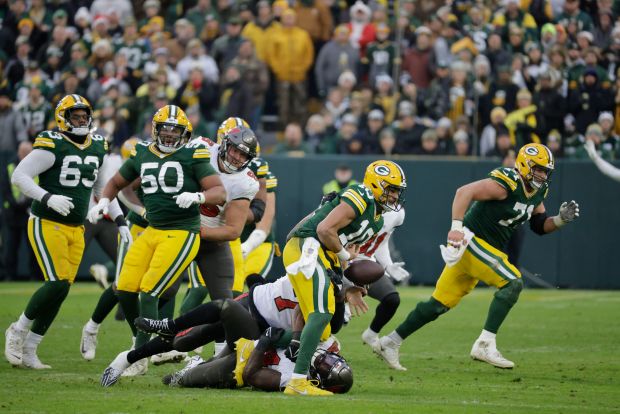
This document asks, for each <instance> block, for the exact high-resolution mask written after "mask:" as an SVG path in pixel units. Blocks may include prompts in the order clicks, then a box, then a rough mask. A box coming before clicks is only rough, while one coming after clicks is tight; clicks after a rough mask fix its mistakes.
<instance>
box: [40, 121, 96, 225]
mask: <svg viewBox="0 0 620 414" xmlns="http://www.w3.org/2000/svg"><path fill="white" fill-rule="evenodd" d="M32 147H33V148H34V149H37V150H43V151H49V152H51V153H52V154H54V157H55V161H54V165H53V166H52V167H51V168H50V169H48V170H47V171H44V172H42V173H41V174H40V175H39V186H41V188H43V189H44V190H45V191H47V192H48V193H52V194H58V195H63V196H67V197H71V199H72V200H71V201H72V202H73V205H74V207H73V208H72V209H71V212H70V213H69V215H68V216H62V215H60V214H58V213H57V212H55V211H54V210H52V209H51V208H49V207H47V206H46V205H44V204H43V203H41V202H39V201H36V200H35V201H33V202H32V214H34V215H35V216H37V217H40V218H42V219H47V220H52V221H56V222H58V223H62V224H68V225H72V226H77V225H81V224H83V223H84V219H85V218H86V214H87V213H88V203H89V201H90V196H91V192H92V189H93V185H94V184H95V181H97V174H98V173H99V167H101V164H103V157H104V156H105V155H106V153H107V152H108V144H107V143H106V140H105V138H104V137H102V136H101V135H95V134H89V135H88V136H87V137H86V140H85V141H84V144H77V143H75V142H73V141H71V140H70V139H69V138H67V137H66V136H64V135H63V134H61V133H59V132H55V131H43V132H41V133H40V134H39V135H37V137H36V139H35V141H34V144H33V146H32Z"/></svg>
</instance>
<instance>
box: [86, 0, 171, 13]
mask: <svg viewBox="0 0 620 414" xmlns="http://www.w3.org/2000/svg"><path fill="white" fill-rule="evenodd" d="M152 4H157V5H158V6H159V0H147V1H146V2H145V4H144V8H145V10H146V9H147V7H148V6H147V5H149V6H150V5H152ZM110 10H114V11H116V12H117V13H118V15H119V16H133V7H132V5H131V2H130V1H129V0H95V1H93V3H92V5H91V6H90V13H91V14H92V15H93V16H97V15H106V14H108V13H109V12H110Z"/></svg>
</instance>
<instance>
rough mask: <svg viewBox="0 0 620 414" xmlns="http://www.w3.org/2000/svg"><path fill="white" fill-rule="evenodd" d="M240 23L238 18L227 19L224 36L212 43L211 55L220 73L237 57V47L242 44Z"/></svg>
mask: <svg viewBox="0 0 620 414" xmlns="http://www.w3.org/2000/svg"><path fill="white" fill-rule="evenodd" d="M241 23H242V22H241V19H240V18H239V17H238V16H234V17H231V18H230V19H228V22H227V23H226V34H224V35H223V36H220V37H218V38H217V39H216V40H215V42H213V47H212V48H211V55H212V56H213V58H214V59H215V62H216V63H217V65H218V67H219V69H220V70H221V71H222V70H224V68H225V67H226V66H228V64H229V63H230V61H231V60H233V59H234V58H235V56H237V52H238V51H239V46H240V45H241V42H243V37H242V36H241V29H242V27H241Z"/></svg>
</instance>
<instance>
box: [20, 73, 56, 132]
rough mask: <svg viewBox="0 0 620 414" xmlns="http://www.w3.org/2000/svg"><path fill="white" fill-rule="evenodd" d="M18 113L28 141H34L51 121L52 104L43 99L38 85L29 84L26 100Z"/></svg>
mask: <svg viewBox="0 0 620 414" xmlns="http://www.w3.org/2000/svg"><path fill="white" fill-rule="evenodd" d="M20 113H21V115H22V117H23V119H24V124H25V128H26V131H27V133H28V138H29V139H30V141H34V138H35V137H36V136H37V134H38V133H39V132H41V131H43V130H46V129H48V124H49V123H50V121H52V115H53V111H52V105H50V104H49V103H48V102H47V101H46V100H45V96H43V93H42V91H41V87H40V86H39V85H36V84H32V85H31V86H30V91H29V93H28V102H27V103H26V105H24V106H23V107H22V108H21V109H20Z"/></svg>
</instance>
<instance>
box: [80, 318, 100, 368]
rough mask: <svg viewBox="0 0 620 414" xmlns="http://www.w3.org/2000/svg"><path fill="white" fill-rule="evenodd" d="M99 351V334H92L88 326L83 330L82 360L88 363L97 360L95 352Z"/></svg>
mask: <svg viewBox="0 0 620 414" xmlns="http://www.w3.org/2000/svg"><path fill="white" fill-rule="evenodd" d="M96 350H97V332H90V331H88V330H87V329H86V326H84V328H82V339H81V340H80V353H81V354H82V358H84V359H85V360H87V361H92V360H93V359H95V351H96Z"/></svg>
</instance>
